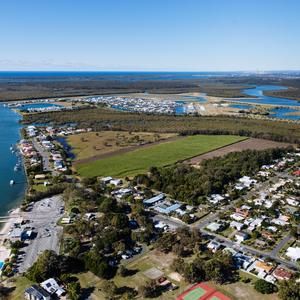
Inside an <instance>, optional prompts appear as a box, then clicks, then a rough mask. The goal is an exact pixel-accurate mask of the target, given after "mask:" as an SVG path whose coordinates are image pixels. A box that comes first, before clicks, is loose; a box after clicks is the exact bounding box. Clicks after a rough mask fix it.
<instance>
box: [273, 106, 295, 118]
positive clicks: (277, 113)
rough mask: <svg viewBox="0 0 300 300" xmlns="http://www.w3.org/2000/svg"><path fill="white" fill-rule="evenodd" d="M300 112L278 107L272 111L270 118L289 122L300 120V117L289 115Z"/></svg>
mask: <svg viewBox="0 0 300 300" xmlns="http://www.w3.org/2000/svg"><path fill="white" fill-rule="evenodd" d="M297 111H300V110H299V109H292V108H288V107H277V108H274V109H272V110H271V111H270V113H271V115H270V117H273V118H277V119H289V120H300V116H299V115H298V116H297V115H296V116H293V115H287V114H288V113H293V112H297Z"/></svg>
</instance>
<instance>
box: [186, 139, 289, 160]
mask: <svg viewBox="0 0 300 300" xmlns="http://www.w3.org/2000/svg"><path fill="white" fill-rule="evenodd" d="M290 145H291V144H288V143H280V142H274V141H268V140H262V139H255V138H249V139H247V140H244V141H240V142H238V143H235V144H232V145H228V146H226V147H223V148H220V149H217V150H214V151H211V152H208V153H205V154H202V155H198V156H195V157H193V158H191V159H189V160H187V161H186V162H187V163H189V164H192V165H196V164H199V163H200V162H201V161H202V160H204V159H210V158H214V157H218V156H223V155H226V154H228V153H231V152H237V151H243V150H248V149H249V150H266V149H272V148H285V147H288V146H290Z"/></svg>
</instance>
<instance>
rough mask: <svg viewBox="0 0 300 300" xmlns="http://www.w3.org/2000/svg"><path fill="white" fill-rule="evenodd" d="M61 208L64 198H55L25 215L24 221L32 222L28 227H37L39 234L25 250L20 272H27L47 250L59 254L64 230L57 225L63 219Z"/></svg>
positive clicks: (47, 199)
mask: <svg viewBox="0 0 300 300" xmlns="http://www.w3.org/2000/svg"><path fill="white" fill-rule="evenodd" d="M61 206H63V201H62V197H61V196H60V195H58V196H53V197H51V198H46V199H43V200H41V201H38V202H36V203H35V205H34V207H33V209H32V211H31V212H25V213H24V214H23V218H24V219H28V220H31V222H30V223H29V224H28V226H32V227H35V230H34V231H35V232H37V236H36V238H35V239H33V240H31V241H29V244H28V246H27V247H25V248H24V249H23V251H24V252H25V256H24V258H23V259H22V261H21V263H20V266H19V272H21V273H23V272H25V271H26V270H27V269H28V268H29V267H30V266H31V265H32V264H33V263H34V262H35V261H36V259H37V257H38V255H39V254H40V253H41V252H43V251H45V250H53V251H55V252H56V253H58V252H59V241H60V237H61V235H62V230H63V229H62V227H61V226H57V225H56V223H57V221H58V219H59V218H60V217H61V213H60V208H61Z"/></svg>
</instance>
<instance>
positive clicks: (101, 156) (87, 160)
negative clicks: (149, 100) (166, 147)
mask: <svg viewBox="0 0 300 300" xmlns="http://www.w3.org/2000/svg"><path fill="white" fill-rule="evenodd" d="M170 135H171V134H170ZM182 138H184V137H183V136H177V135H176V136H173V137H166V138H163V139H161V140H159V141H157V142H151V143H148V144H144V145H139V146H131V147H127V148H122V149H118V150H115V151H111V152H107V153H103V154H99V155H94V156H91V157H88V158H84V159H78V160H76V161H74V165H76V164H86V163H90V162H93V161H97V160H99V159H105V158H109V157H112V156H116V155H120V154H124V153H127V152H131V151H133V150H137V149H143V148H147V147H150V146H154V145H158V144H160V143H164V142H171V141H176V140H178V139H182Z"/></svg>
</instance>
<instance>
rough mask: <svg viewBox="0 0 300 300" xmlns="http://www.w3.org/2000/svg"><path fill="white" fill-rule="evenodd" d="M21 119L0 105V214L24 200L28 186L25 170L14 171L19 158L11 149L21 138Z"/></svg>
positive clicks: (5, 212)
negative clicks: (11, 183)
mask: <svg viewBox="0 0 300 300" xmlns="http://www.w3.org/2000/svg"><path fill="white" fill-rule="evenodd" d="M19 119H20V116H19V115H18V114H17V113H15V112H14V111H12V110H11V109H9V108H6V107H4V106H3V105H0V193H1V196H0V215H5V214H7V211H8V210H10V209H11V208H13V207H14V206H16V204H17V203H19V202H20V201H21V200H22V197H23V195H24V191H25V188H26V177H25V174H24V170H23V169H22V170H20V171H17V172H15V171H14V166H15V165H16V163H17V161H18V158H17V155H16V154H13V153H12V152H11V151H10V149H9V148H10V146H11V145H12V144H13V145H14V144H16V143H17V142H18V140H19V139H20V128H21V126H20V124H19V123H18V121H19ZM11 179H12V180H14V181H15V182H16V184H15V185H13V186H10V184H9V181H10V180H11Z"/></svg>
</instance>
